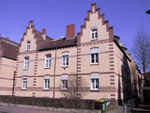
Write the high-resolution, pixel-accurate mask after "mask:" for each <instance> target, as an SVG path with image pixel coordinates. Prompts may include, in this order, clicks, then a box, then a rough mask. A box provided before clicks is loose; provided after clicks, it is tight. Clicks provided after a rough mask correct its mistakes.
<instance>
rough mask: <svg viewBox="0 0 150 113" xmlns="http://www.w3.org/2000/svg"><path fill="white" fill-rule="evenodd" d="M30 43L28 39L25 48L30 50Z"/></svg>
mask: <svg viewBox="0 0 150 113" xmlns="http://www.w3.org/2000/svg"><path fill="white" fill-rule="evenodd" d="M30 44H31V43H30V41H28V42H27V45H26V50H30Z"/></svg>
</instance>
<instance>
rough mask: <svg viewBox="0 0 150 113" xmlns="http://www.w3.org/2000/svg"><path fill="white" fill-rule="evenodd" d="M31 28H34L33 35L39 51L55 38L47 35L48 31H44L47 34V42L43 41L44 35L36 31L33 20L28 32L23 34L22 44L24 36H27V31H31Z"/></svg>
mask: <svg viewBox="0 0 150 113" xmlns="http://www.w3.org/2000/svg"><path fill="white" fill-rule="evenodd" d="M31 28H32V33H33V34H34V38H36V44H37V50H38V48H40V47H41V46H43V45H45V44H47V43H49V42H50V41H52V40H53V38H51V37H49V36H47V35H46V29H43V32H44V33H45V40H43V37H42V35H43V33H42V32H40V31H38V30H36V29H35V25H33V20H31V21H30V22H29V26H28V27H26V32H25V33H24V34H23V38H22V39H21V42H22V41H24V36H26V35H27V29H31Z"/></svg>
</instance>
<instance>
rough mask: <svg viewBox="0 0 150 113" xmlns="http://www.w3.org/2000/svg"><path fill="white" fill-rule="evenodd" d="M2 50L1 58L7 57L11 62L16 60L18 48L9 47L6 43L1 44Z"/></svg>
mask: <svg viewBox="0 0 150 113" xmlns="http://www.w3.org/2000/svg"><path fill="white" fill-rule="evenodd" d="M1 44H2V48H3V55H2V56H3V57H7V58H10V59H13V60H16V59H17V54H18V47H16V46H13V45H10V44H8V43H5V42H2V43H1Z"/></svg>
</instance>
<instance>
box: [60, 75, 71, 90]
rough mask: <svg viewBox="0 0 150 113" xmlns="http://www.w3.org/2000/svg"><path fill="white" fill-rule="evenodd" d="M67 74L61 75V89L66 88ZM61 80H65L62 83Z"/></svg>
mask: <svg viewBox="0 0 150 113" xmlns="http://www.w3.org/2000/svg"><path fill="white" fill-rule="evenodd" d="M68 78H69V76H68V75H61V90H68V82H69V80H68ZM63 81H66V82H65V83H63Z"/></svg>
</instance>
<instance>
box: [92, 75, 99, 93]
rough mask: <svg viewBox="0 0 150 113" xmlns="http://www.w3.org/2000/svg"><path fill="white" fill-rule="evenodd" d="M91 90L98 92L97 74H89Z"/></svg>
mask: <svg viewBox="0 0 150 113" xmlns="http://www.w3.org/2000/svg"><path fill="white" fill-rule="evenodd" d="M91 90H99V74H98V73H94V74H91Z"/></svg>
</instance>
